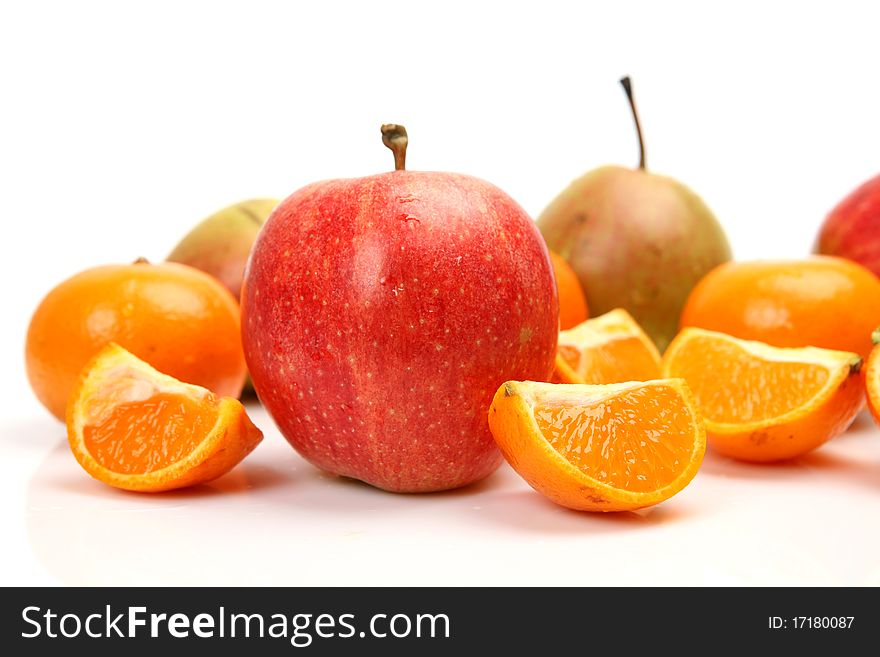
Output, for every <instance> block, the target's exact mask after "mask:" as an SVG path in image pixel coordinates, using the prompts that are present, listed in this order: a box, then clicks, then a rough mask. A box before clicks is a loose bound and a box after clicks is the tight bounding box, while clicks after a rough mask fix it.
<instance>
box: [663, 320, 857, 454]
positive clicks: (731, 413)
mask: <svg viewBox="0 0 880 657" xmlns="http://www.w3.org/2000/svg"><path fill="white" fill-rule="evenodd" d="M860 366H861V358H860V357H859V356H858V354H855V353H851V352H848V351H832V350H830V349H819V348H817V347H802V348H782V347H771V346H770V345H767V344H764V343H763V342H753V341H748V340H739V339H737V338H734V337H731V336H729V335H727V334H724V333H716V332H714V331H706V330H703V329H698V328H686V329H684V330H683V331H682V332H681V333H679V335H678V336H677V337H676V338H675V339H674V340H673V341H672V343H671V344H670V345H669V349H667V351H666V353H665V354H664V356H663V373H664V376H676V377H681V378H683V379H685V380H686V381H687V382H688V385H689V386H690V388H691V390H693V392H694V396H695V397H696V399H697V405H698V407H699V409H700V412H701V413H702V414H703V418H704V419H705V422H706V432H707V434H708V436H709V445H710V446H711V447H712V448H713V449H715V450H716V451H718V452H720V453H722V454H726V455H727V456H732V457H734V458H738V459H743V460H746V461H778V460H782V459H790V458H794V457H796V456H799V455H801V454H804V453H806V452H808V451H810V450H812V449H815V448H816V447H818V446H819V445H821V444H822V443H824V442H826V441H828V440H830V439H832V438H834V437H835V436H837V435H838V434H840V433H842V432H843V431H845V430H846V428H847V427H849V425H850V424H851V423H852V421H853V419H854V418H855V416H856V414H857V413H858V412H859V410H860V409H861V407H862V404H863V400H864V394H863V391H862V385H861V381H860V377H859V375H858V372H859V369H860Z"/></svg>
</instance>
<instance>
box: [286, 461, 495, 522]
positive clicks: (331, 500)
mask: <svg viewBox="0 0 880 657" xmlns="http://www.w3.org/2000/svg"><path fill="white" fill-rule="evenodd" d="M493 479H494V475H492V476H489V477H487V478H485V479H482V480H480V481H477V482H474V483H472V484H469V485H467V486H463V487H461V488H456V489H454V490H447V491H437V492H433V493H392V492H389V491H385V490H382V489H380V488H376V487H375V486H371V485H370V484H367V483H364V482H363V481H360V480H358V479H352V478H350V477H342V476H338V475H334V474H331V473H329V472H325V471H323V470H319V469H318V468H315V467H314V466H311V465H309V464H305V466H304V468H303V472H302V473H301V475H300V482H299V483H301V484H305V485H303V486H301V488H300V490H301V494H300V495H297V496H296V498H295V499H290V500H289V501H288V502H289V503H290V504H292V505H298V506H301V507H302V508H303V509H306V510H309V511H318V512H321V513H323V512H325V511H326V512H335V511H342V512H346V513H349V512H351V511H357V512H361V511H369V512H374V511H382V512H383V513H398V512H405V511H406V510H407V509H412V508H424V509H430V508H432V507H436V506H440V505H442V506H447V505H448V504H449V501H450V500H456V499H461V500H470V499H477V498H478V496H480V495H482V494H484V493H488V492H490V491H492V490H493V489H495V488H496V487H497V482H493ZM468 504H471V502H468Z"/></svg>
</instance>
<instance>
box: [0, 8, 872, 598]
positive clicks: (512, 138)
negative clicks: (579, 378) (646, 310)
mask: <svg viewBox="0 0 880 657" xmlns="http://www.w3.org/2000/svg"><path fill="white" fill-rule="evenodd" d="M878 24H880V11H878V8H877V5H876V3H870V2H863V3H855V2H840V1H838V2H834V3H825V5H824V7H822V6H819V3H794V2H792V3H783V2H776V3H768V2H760V3H758V2H756V3H748V2H739V3H736V4H735V5H733V6H730V7H729V8H721V7H718V6H715V3H698V2H689V3H685V2H663V3H649V2H644V3H636V2H615V3H609V2H601V3H598V2H590V3H587V2H578V3H575V2H551V1H549V0H541V1H540V2H530V3H516V2H499V3H489V2H475V1H474V0H470V1H469V2H455V1H452V0H445V1H444V2H435V3H417V2H381V3H380V2H360V3H356V2H329V1H322V2H310V3H309V2H284V3H282V2H278V3H269V2H256V1H253V0H251V1H248V2H239V3H221V2H156V1H154V2H150V3H146V2H144V3H141V4H140V6H139V7H138V6H135V5H134V4H133V3H118V2H102V3H99V2H87V1H80V2H76V3H62V2H55V3H49V2H18V3H9V2H6V3H3V5H2V9H0V208H2V213H3V218H2V220H3V225H4V226H5V233H4V234H5V239H4V240H3V251H2V254H3V257H2V259H0V262H2V267H3V271H2V280H3V281H4V283H5V284H4V294H3V312H2V313H0V316H2V318H3V321H2V322H0V345H2V347H0V354H2V358H3V360H2V366H3V370H2V371H3V376H2V379H0V394H2V397H0V399H2V402H0V404H2V406H0V408H2V417H0V450H2V453H0V463H2V466H0V468H2V469H0V472H2V476H0V500H2V502H0V505H2V506H0V508H2V512H0V513H2V517H0V525H2V527H3V531H2V534H3V540H2V541H0V583H2V584H51V583H58V582H64V583H114V584H130V583H142V584H152V583H215V584H222V583H261V584H262V583H267V584H268V583H279V584H285V583H286V584H349V583H350V584H361V583H364V584H385V583H387V584H639V583H645V584H652V583H669V584H676V583H691V584H867V583H872V584H878V583H880V529H878V520H877V519H878V513H877V512H878V501H880V432H878V431H877V430H876V429H874V427H873V425H872V423H871V421H870V419H869V418H867V416H865V417H862V418H860V420H859V421H858V423H857V426H856V428H855V429H854V430H853V431H851V432H850V433H849V434H847V435H845V436H844V437H842V438H840V439H839V440H838V441H836V442H835V444H833V445H830V446H828V447H826V448H824V449H823V450H821V451H820V452H817V453H816V454H815V455H812V456H809V457H807V458H804V459H801V460H800V461H797V462H794V463H792V464H788V465H785V466H780V467H755V466H746V465H738V464H735V463H731V462H728V461H724V460H721V459H718V458H715V457H709V458H708V459H707V461H706V464H705V466H704V468H703V470H702V471H701V473H700V474H699V475H698V477H697V479H696V480H695V481H694V483H693V484H692V486H691V487H689V488H688V489H687V490H686V491H685V492H683V493H682V494H681V495H679V496H677V497H676V498H674V499H673V500H671V501H669V502H667V503H666V504H664V505H662V506H660V507H658V508H656V509H654V510H652V511H649V512H644V513H640V514H624V515H622V516H620V515H618V516H614V517H599V516H590V515H585V514H577V513H573V512H569V511H566V510H564V509H561V508H558V507H555V506H554V505H552V504H551V503H549V502H546V501H544V500H543V499H542V498H541V497H540V496H538V495H537V494H535V493H532V492H531V490H530V489H529V488H528V487H527V486H526V485H525V484H524V483H522V482H521V481H520V480H519V479H518V478H517V477H516V475H515V474H513V473H512V471H511V470H510V469H509V468H507V466H503V468H502V469H501V470H500V471H499V472H498V473H497V474H496V475H494V476H493V477H492V478H490V479H489V480H487V481H486V482H484V483H483V484H480V485H478V486H476V487H474V488H471V489H468V490H465V491H460V492H455V493H449V494H441V495H433V496H421V497H413V496H409V497H400V496H392V495H389V494H386V493H381V492H379V491H375V490H372V489H369V488H367V487H366V486H361V485H358V484H352V483H343V482H339V481H336V480H334V479H331V478H327V477H323V476H321V475H319V473H317V472H316V471H315V470H314V469H313V468H311V467H310V466H309V465H307V464H306V463H304V462H303V461H301V460H300V459H299V457H297V456H296V455H295V454H294V453H293V451H292V450H290V449H289V448H288V447H287V445H286V444H285V443H284V442H283V440H282V439H281V437H280V435H279V434H278V433H277V431H276V430H275V429H274V427H273V426H272V423H271V421H270V420H269V419H268V418H267V417H266V416H265V415H264V414H263V413H262V412H261V411H260V410H258V409H255V410H254V418H255V420H256V421H257V422H258V424H260V425H261V426H262V427H263V428H264V429H265V430H266V439H265V441H264V443H263V444H262V445H261V446H260V447H259V448H258V450H257V451H256V452H255V453H254V454H253V455H252V457H251V458H249V459H248V461H247V462H246V463H245V464H243V465H242V466H241V467H240V468H238V469H237V470H236V471H234V472H233V473H232V474H230V475H229V476H227V477H226V478H224V479H221V480H220V481H218V482H217V483H216V484H215V485H213V486H211V487H204V488H202V489H199V490H196V491H191V492H184V493H179V494H172V495H167V496H161V497H138V496H134V495H129V494H123V493H119V492H116V491H112V490H109V489H106V488H104V487H102V486H101V485H100V484H98V483H96V482H92V481H91V480H90V479H89V478H88V477H87V476H86V475H85V474H84V473H83V472H81V471H80V470H79V467H78V466H77V465H76V463H75V462H74V460H73V458H72V457H71V456H70V455H69V453H68V451H67V448H66V445H65V442H64V429H63V427H62V425H61V424H60V423H58V422H56V421H55V420H54V419H52V418H51V417H50V416H49V415H48V414H47V413H46V412H45V411H44V410H43V409H42V407H41V406H40V405H39V404H38V403H37V402H36V400H35V399H34V398H33V397H32V395H31V392H30V390H29V388H28V384H27V381H26V378H25V375H24V367H23V343H24V335H25V331H26V327H27V322H28V319H29V317H30V315H31V313H32V312H33V310H34V308H35V307H36V305H37V303H38V302H39V300H40V298H41V297H42V295H43V294H45V293H46V292H47V291H48V290H49V289H50V288H51V287H52V286H53V285H55V284H57V283H58V282H59V281H61V280H62V279H64V278H66V277H67V276H70V275H72V274H73V273H75V272H77V271H79V270H81V269H84V268H87V267H90V266H93V265H96V264H102V263H108V262H127V261H131V260H133V259H134V258H135V257H137V256H146V257H148V258H151V259H161V258H163V257H164V256H165V255H166V254H167V252H168V251H169V250H170V248H171V247H172V246H173V245H174V243H175V242H176V241H177V239H178V238H179V237H180V236H181V235H182V234H183V232H185V231H186V230H187V229H188V228H189V227H190V226H191V225H192V224H193V223H194V222H196V221H197V220H199V219H201V218H202V217H203V216H205V215H207V214H209V213H211V212H212V211H214V210H216V209H219V208H220V207H222V206H224V205H226V204H228V203H231V202H234V201H237V200H240V199H242V198H247V197H252V196H262V195H270V196H272V195H274V196H279V197H283V196H285V195H287V194H288V193H290V192H292V191H294V190H295V189H296V188H298V187H300V186H301V185H304V184H306V183H308V182H311V181H314V180H317V179H322V178H330V177H347V176H357V175H367V174H371V173H376V172H379V171H383V170H387V169H389V168H390V167H391V156H390V153H389V152H388V151H387V150H386V149H385V148H384V147H383V146H382V145H381V143H380V138H379V125H380V124H381V123H383V122H399V123H403V124H405V125H406V126H407V128H408V129H409V132H410V151H409V158H408V166H409V168H413V169H437V170H454V171H460V172H464V173H470V174H474V175H477V176H480V177H482V178H485V179H487V180H490V181H492V182H494V183H495V184H497V185H498V186H500V187H501V188H503V189H505V190H506V191H508V192H509V193H510V194H511V195H512V196H513V197H514V198H516V199H517V200H518V201H519V202H520V203H521V204H522V205H523V206H524V207H525V208H526V210H528V211H529V212H530V213H532V214H533V215H536V214H537V213H538V212H540V210H541V209H542V208H543V207H544V205H545V204H546V203H547V202H548V201H549V200H550V199H551V198H552V197H553V196H554V195H555V194H556V193H557V192H559V191H560V190H561V189H562V188H563V187H564V186H565V185H566V184H568V182H569V181H570V180H571V179H572V178H574V177H576V176H578V175H580V174H581V173H583V172H584V171H586V170H588V169H590V168H592V167H594V166H597V165H600V164H603V163H607V162H618V163H622V164H631V165H634V164H635V163H636V159H637V146H636V142H635V136H634V132H633V129H632V123H631V119H630V116H629V113H628V109H627V106H626V103H625V100H624V96H623V93H622V91H621V89H620V87H619V86H618V83H617V80H618V78H619V77H620V76H621V75H623V74H630V75H632V77H633V83H634V87H635V92H636V96H637V100H638V104H639V108H640V110H641V115H642V121H643V128H644V131H645V137H646V140H647V149H648V165H649V167H650V168H651V169H653V170H656V171H659V172H663V173H667V174H670V175H674V176H675V177H677V178H680V179H681V180H683V181H685V182H687V183H688V184H689V185H690V186H692V187H693V188H694V189H695V190H697V191H698V192H699V193H700V194H701V195H703V197H704V198H705V200H706V201H707V202H708V203H709V205H710V206H711V207H712V208H713V209H714V210H715V211H716V213H717V215H718V216H719V218H720V219H721V221H722V222H723V224H724V225H725V227H726V228H727V230H728V232H729V235H730V237H731V241H732V243H733V247H734V251H735V252H736V254H737V256H739V257H742V258H754V257H778V256H799V255H802V254H805V253H807V252H808V251H809V249H810V246H811V244H812V241H813V237H814V235H815V232H816V229H817V227H818V225H819V223H820V222H821V220H822V217H823V216H824V214H825V213H826V212H827V210H828V209H830V208H831V207H832V206H833V205H834V204H835V203H836V202H837V201H838V200H839V199H840V198H841V197H842V196H843V195H845V194H846V193H848V192H849V191H850V190H851V189H852V188H853V187H854V186H855V185H856V184H858V183H860V182H861V181H863V180H864V179H866V178H868V177H870V176H872V175H874V174H876V173H878V170H880V162H878V161H877V152H878V143H880V122H878V120H877V117H878V115H880V86H878V85H877V83H876V80H877V65H878V61H880V60H878V55H880V46H878V43H877V33H876V26H877V25H878ZM841 319H843V318H841Z"/></svg>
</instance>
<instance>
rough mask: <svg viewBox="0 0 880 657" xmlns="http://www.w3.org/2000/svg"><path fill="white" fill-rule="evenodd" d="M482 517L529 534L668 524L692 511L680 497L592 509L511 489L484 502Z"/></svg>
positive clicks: (613, 530) (622, 529) (609, 530)
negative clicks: (641, 505)
mask: <svg viewBox="0 0 880 657" xmlns="http://www.w3.org/2000/svg"><path fill="white" fill-rule="evenodd" d="M481 510H482V511H484V514H483V515H482V516H481V518H482V519H483V520H490V521H492V522H493V523H495V524H496V525H499V526H503V527H505V528H507V529H508V530H513V531H516V532H519V533H528V534H535V535H540V534H548V533H549V534H567V535H584V534H613V533H621V532H631V531H640V530H645V529H649V528H651V527H656V526H659V525H668V524H671V523H675V522H678V521H681V520H684V519H687V518H689V517H692V515H693V514H692V513H690V512H689V510H688V507H687V506H686V505H683V504H682V503H681V502H680V501H676V500H671V501H669V502H665V503H663V504H660V505H658V506H655V507H651V508H648V509H641V510H639V511H616V512H604V513H603V512H590V511H575V510H573V509H567V508H565V507H562V506H559V505H558V504H556V503H554V502H552V501H550V500H549V499H547V498H545V497H544V496H543V495H541V494H539V493H537V492H535V491H533V490H531V489H530V488H527V489H523V490H508V491H504V492H502V493H500V494H498V495H495V496H493V498H491V499H487V500H485V501H484V502H483V503H482V505H481Z"/></svg>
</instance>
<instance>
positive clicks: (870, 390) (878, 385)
mask: <svg viewBox="0 0 880 657" xmlns="http://www.w3.org/2000/svg"><path fill="white" fill-rule="evenodd" d="M871 340H872V341H873V343H874V348H873V349H871V353H870V354H869V355H868V361H867V363H866V366H865V391H866V392H867V398H868V410H869V411H871V417H873V418H874V422H876V423H877V424H878V425H880V328H878V329H877V330H875V331H874V332H873V333H872V334H871Z"/></svg>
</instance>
